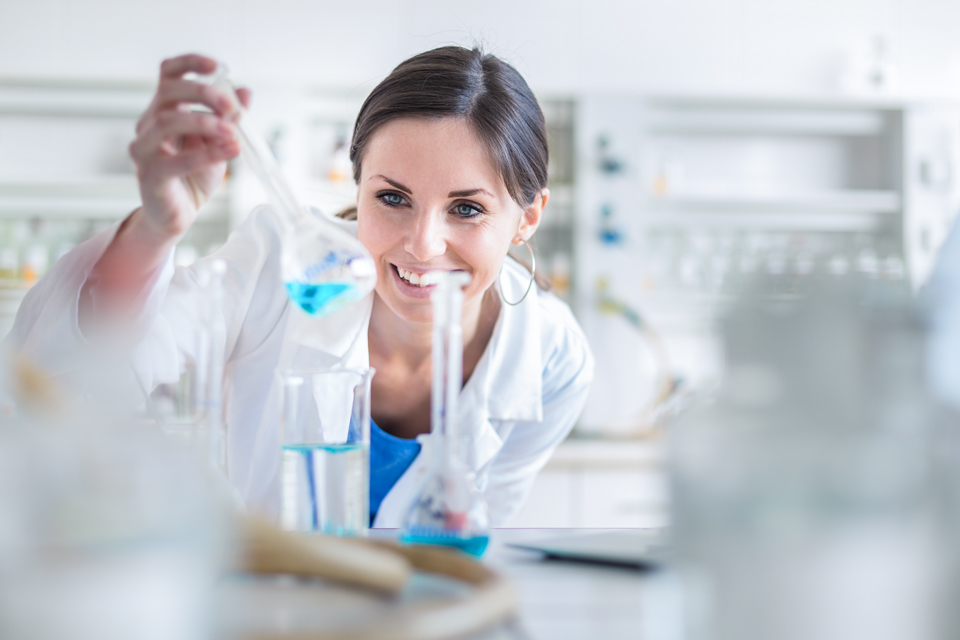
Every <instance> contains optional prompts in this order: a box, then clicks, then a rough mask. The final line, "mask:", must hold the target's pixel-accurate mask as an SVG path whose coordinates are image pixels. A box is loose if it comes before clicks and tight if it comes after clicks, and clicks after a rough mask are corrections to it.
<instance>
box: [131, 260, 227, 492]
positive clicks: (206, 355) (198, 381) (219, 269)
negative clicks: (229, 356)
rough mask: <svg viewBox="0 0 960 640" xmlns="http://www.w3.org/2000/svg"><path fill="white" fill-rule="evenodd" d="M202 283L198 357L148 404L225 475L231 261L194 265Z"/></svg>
mask: <svg viewBox="0 0 960 640" xmlns="http://www.w3.org/2000/svg"><path fill="white" fill-rule="evenodd" d="M196 269H197V279H198V284H199V285H200V287H199V289H198V291H197V293H198V295H197V296H196V300H195V301H194V302H195V305H196V307H195V308H196V309H197V320H198V322H196V323H195V324H194V325H193V327H192V329H193V344H192V345H191V352H192V353H193V354H194V359H193V361H191V362H187V363H186V370H185V371H184V372H183V373H182V374H181V376H180V379H179V380H178V381H177V382H176V383H171V384H160V385H157V387H156V388H155V389H153V390H152V392H151V393H150V397H149V401H150V402H151V403H152V407H148V409H150V410H151V411H149V413H151V414H152V416H151V417H153V418H154V419H155V420H156V421H157V423H158V425H159V427H160V430H161V431H162V432H163V433H164V434H165V435H167V436H169V437H171V438H172V439H173V440H175V441H176V442H177V443H178V444H179V445H180V446H182V447H184V448H186V449H189V450H192V451H194V452H196V453H197V454H198V456H199V457H200V458H201V459H203V460H206V461H207V462H208V463H209V465H210V467H211V468H213V469H215V470H217V471H219V472H220V473H221V474H222V475H223V476H226V473H227V429H226V425H225V424H224V421H223V403H222V397H221V396H222V386H223V350H224V346H223V345H224V344H225V343H226V336H225V333H226V327H225V326H224V319H223V279H224V276H225V275H226V272H227V263H226V262H224V261H223V260H219V259H214V260H209V261H205V262H202V263H200V264H199V265H197V267H196Z"/></svg>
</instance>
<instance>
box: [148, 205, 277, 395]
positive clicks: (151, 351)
mask: <svg viewBox="0 0 960 640" xmlns="http://www.w3.org/2000/svg"><path fill="white" fill-rule="evenodd" d="M215 259H221V260H223V261H224V262H225V263H226V265H227V271H226V273H225V275H224V279H223V303H222V305H223V306H222V314H223V328H224V330H225V332H224V334H223V335H220V336H217V337H216V343H215V344H216V348H219V349H222V350H223V355H224V362H225V363H227V364H228V366H229V363H230V361H231V360H235V359H237V358H240V357H242V356H243V355H246V354H247V353H249V352H251V351H253V350H255V349H256V348H257V347H258V346H259V345H260V344H262V343H263V342H264V341H265V340H266V338H267V336H268V335H269V334H270V333H271V332H272V331H273V330H274V329H275V328H276V326H277V324H278V323H279V321H280V318H281V316H282V314H283V310H284V307H285V305H286V302H287V297H286V294H285V293H284V292H283V287H282V285H281V283H280V227H279V226H278V224H277V221H276V217H275V215H274V214H273V212H272V211H271V210H270V209H269V208H267V207H260V208H258V209H256V210H254V212H253V213H251V215H250V216H248V217H247V219H246V220H245V221H244V222H243V223H241V224H240V226H238V227H237V229H235V230H234V232H233V233H231V234H230V237H229V238H228V240H227V242H226V243H225V244H224V245H223V246H222V247H220V248H219V249H218V250H216V251H214V252H213V253H212V254H211V255H209V256H207V257H206V258H203V259H201V260H198V261H197V262H196V263H194V264H193V265H191V266H190V267H186V268H177V269H176V270H175V272H174V274H173V277H172V279H171V280H170V283H169V287H168V291H167V293H166V296H165V297H164V299H163V302H162V304H161V305H160V308H159V311H158V313H157V314H156V315H155V317H153V318H152V320H151V323H150V328H149V330H148V331H147V333H146V335H145V336H144V338H143V339H142V340H140V341H139V342H138V343H137V345H136V347H135V349H134V350H133V353H132V356H131V357H132V359H133V363H134V369H135V370H136V371H137V373H138V375H139V376H140V378H141V382H142V384H143V385H144V387H145V388H147V389H152V388H154V387H155V386H156V385H157V384H161V383H171V382H175V381H176V380H177V379H178V378H179V377H180V374H181V373H182V372H183V371H184V370H185V369H186V367H187V364H188V362H192V361H194V359H195V358H196V356H197V354H196V343H195V337H196V330H197V327H199V326H201V324H202V322H203V320H202V316H201V308H200V305H198V304H197V295H199V294H198V292H199V290H200V280H199V273H200V271H201V269H202V268H203V265H204V263H207V262H209V261H212V260H215Z"/></svg>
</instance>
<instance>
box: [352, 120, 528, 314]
mask: <svg viewBox="0 0 960 640" xmlns="http://www.w3.org/2000/svg"><path fill="white" fill-rule="evenodd" d="M545 201H546V196H545V195H544V196H543V197H540V198H537V200H536V202H535V203H534V204H533V205H532V206H531V207H528V208H526V209H524V208H522V207H521V206H520V205H519V204H517V203H516V202H515V201H514V200H513V199H512V198H510V195H509V194H508V193H507V189H506V186H505V185H504V184H503V181H502V180H501V179H500V176H499V174H498V172H497V167H496V165H495V164H494V163H493V161H492V160H491V159H490V157H489V154H488V152H487V150H486V148H485V147H484V145H483V143H481V142H480V140H479V139H478V138H477V136H476V134H475V133H474V131H473V129H472V127H471V126H470V125H469V124H468V123H466V122H465V121H463V120H461V119H457V118H442V119H436V120H433V119H421V118H400V119H396V120H392V121H390V122H388V123H387V124H385V125H383V126H382V127H381V128H380V129H379V130H378V131H377V132H376V133H375V134H374V135H373V137H372V138H371V139H370V141H369V143H368V144H367V148H366V150H365V151H364V155H363V158H362V171H361V176H360V185H359V193H358V196H357V221H358V224H359V236H360V241H361V242H362V243H363V244H364V246H366V247H367V249H368V250H369V251H370V253H371V254H372V255H373V259H374V261H375V262H376V264H377V287H376V291H377V294H378V295H379V296H380V298H381V299H382V300H383V301H384V302H385V303H386V304H387V306H388V307H389V308H390V309H391V310H392V311H393V312H394V313H396V314H397V315H398V316H400V317H401V318H403V319H405V320H408V321H412V322H430V321H431V318H432V315H433V314H432V309H431V306H430V292H431V291H432V289H433V288H434V287H433V286H432V285H431V284H430V283H429V282H426V283H425V282H423V281H420V278H421V277H423V275H424V274H425V273H427V272H428V271H454V270H459V271H465V272H467V273H468V274H470V277H471V280H470V284H469V285H468V286H467V287H466V288H465V289H464V298H465V300H464V302H465V305H470V304H471V303H478V302H479V300H480V299H481V298H482V296H483V293H484V292H485V291H486V290H487V288H488V287H490V285H491V284H492V283H493V281H494V280H495V279H496V278H497V276H498V274H499V272H500V266H501V264H502V263H503V259H504V257H505V256H506V253H507V249H508V248H509V247H510V243H511V242H514V241H519V238H523V239H527V238H529V237H530V235H532V234H533V232H534V230H535V229H536V225H537V223H538V222H539V219H540V212H541V209H542V206H543V204H545ZM425 280H426V279H425Z"/></svg>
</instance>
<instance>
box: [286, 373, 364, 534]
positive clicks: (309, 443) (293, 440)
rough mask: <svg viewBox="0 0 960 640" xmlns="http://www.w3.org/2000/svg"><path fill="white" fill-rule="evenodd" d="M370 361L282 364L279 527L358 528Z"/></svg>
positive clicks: (346, 530)
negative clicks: (312, 366)
mask: <svg viewBox="0 0 960 640" xmlns="http://www.w3.org/2000/svg"><path fill="white" fill-rule="evenodd" d="M374 373H375V372H374V370H373V369H319V370H309V371H285V372H283V373H282V374H281V375H282V378H283V405H282V406H283V416H282V420H281V432H280V449H281V452H280V459H281V462H280V494H281V495H280V514H281V515H280V518H281V524H282V525H283V528H284V529H287V530H290V531H308V532H317V533H326V534H332V535H365V534H366V531H367V528H368V523H369V518H370V508H369V499H370V497H369V493H370V380H371V379H372V378H373V374H374Z"/></svg>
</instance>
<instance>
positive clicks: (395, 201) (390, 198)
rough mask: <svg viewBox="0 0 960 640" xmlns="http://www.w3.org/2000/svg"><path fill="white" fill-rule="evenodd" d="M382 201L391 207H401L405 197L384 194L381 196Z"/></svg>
mask: <svg viewBox="0 0 960 640" xmlns="http://www.w3.org/2000/svg"><path fill="white" fill-rule="evenodd" d="M380 200H382V201H383V202H384V204H387V205H390V206H391V207H399V206H400V205H402V204H403V196H401V195H399V194H396V193H382V194H380Z"/></svg>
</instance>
